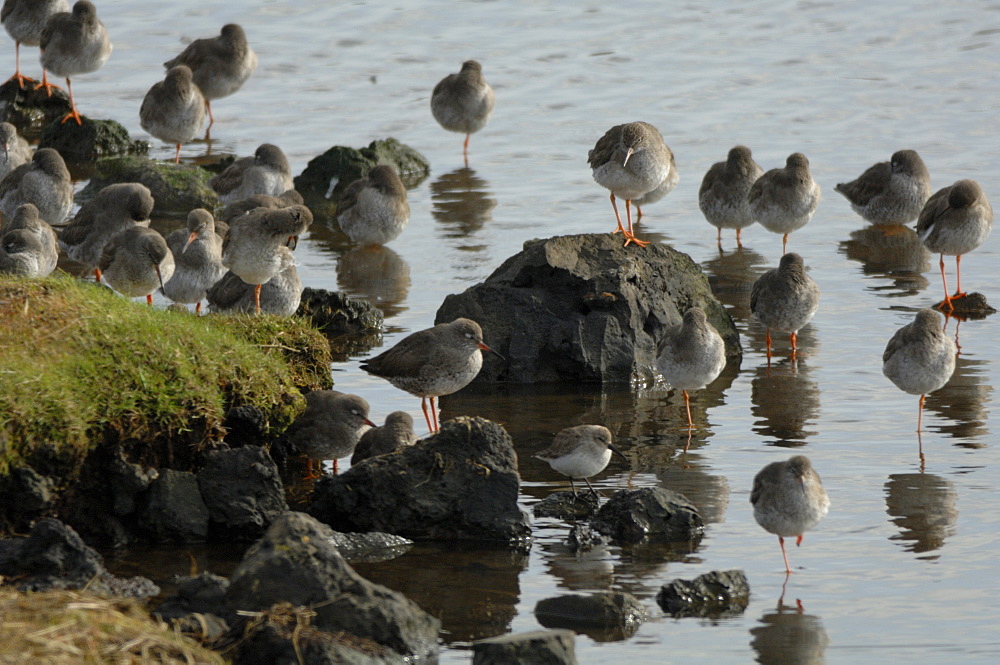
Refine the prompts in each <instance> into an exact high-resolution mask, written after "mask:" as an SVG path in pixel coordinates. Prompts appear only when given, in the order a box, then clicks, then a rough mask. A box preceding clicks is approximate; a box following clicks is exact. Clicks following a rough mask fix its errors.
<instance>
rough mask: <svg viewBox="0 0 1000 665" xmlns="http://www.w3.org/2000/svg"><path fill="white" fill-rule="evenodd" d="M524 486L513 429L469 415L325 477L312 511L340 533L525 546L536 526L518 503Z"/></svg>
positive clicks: (319, 487)
mask: <svg viewBox="0 0 1000 665" xmlns="http://www.w3.org/2000/svg"><path fill="white" fill-rule="evenodd" d="M519 485H520V476H519V475H518V472H517V454H516V453H515V452H514V446H513V443H512V442H511V439H510V436H509V435H508V434H507V432H506V431H504V429H503V428H502V427H500V426H499V425H497V424H496V423H492V422H490V421H488V420H484V419H482V418H467V417H462V418H456V419H454V420H450V421H448V422H446V423H444V424H443V425H442V427H441V431H440V432H439V433H438V434H436V435H435V436H433V437H430V438H428V439H424V440H422V441H419V442H417V443H416V444H414V445H412V446H409V447H407V448H405V449H404V450H402V451H399V452H397V453H394V454H392V455H384V456H381V457H373V458H372V459H370V460H366V461H365V463H364V464H359V465H358V466H354V467H351V468H350V469H349V470H348V471H347V472H346V473H343V474H341V475H339V476H335V477H333V478H327V479H325V480H323V481H321V482H320V484H319V486H318V487H317V488H316V493H315V497H316V500H315V503H314V504H313V505H312V507H311V508H310V510H309V512H310V513H311V514H312V515H314V516H315V517H316V518H318V519H319V520H321V521H323V522H325V523H327V524H329V525H330V526H332V527H333V528H334V529H337V530H338V531H385V532H388V533H395V534H399V535H401V536H406V537H407V538H413V539H415V540H452V539H459V540H492V541H500V542H505V543H516V544H518V545H522V544H523V543H525V542H526V540H527V538H528V536H529V534H530V529H529V527H528V517H527V515H525V514H524V513H523V512H522V511H521V510H520V508H518V505H517V494H518V487H519Z"/></svg>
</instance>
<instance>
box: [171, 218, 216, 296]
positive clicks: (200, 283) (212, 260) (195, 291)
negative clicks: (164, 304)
mask: <svg viewBox="0 0 1000 665" xmlns="http://www.w3.org/2000/svg"><path fill="white" fill-rule="evenodd" d="M167 246H168V247H170V252H171V254H173V255H174V263H175V264H176V268H175V269H174V276H173V277H171V278H170V279H169V280H168V281H166V282H164V283H163V295H165V296H167V297H168V298H170V299H171V300H173V301H174V302H178V303H192V302H193V303H195V307H194V311H195V312H196V313H200V312H201V301H202V300H204V299H205V297H206V292H207V291H208V289H209V288H210V287H211V286H212V285H213V284H215V283H216V282H218V281H219V280H220V279H222V276H223V275H225V274H226V268H225V267H224V266H223V265H222V238H221V237H220V236H219V234H217V233H216V232H215V219H214V218H213V217H212V213H210V212H208V211H207V210H205V209H204V208H196V209H194V210H192V211H191V212H189V213H188V218H187V228H184V229H177V230H175V231H171V232H170V234H169V235H168V236H167Z"/></svg>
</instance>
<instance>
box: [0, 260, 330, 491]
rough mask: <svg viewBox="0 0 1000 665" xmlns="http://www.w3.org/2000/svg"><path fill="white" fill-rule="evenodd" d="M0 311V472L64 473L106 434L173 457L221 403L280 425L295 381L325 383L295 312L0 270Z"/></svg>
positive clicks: (186, 449)
mask: <svg viewBox="0 0 1000 665" xmlns="http://www.w3.org/2000/svg"><path fill="white" fill-rule="evenodd" d="M0 321H3V322H4V325H3V326H0V475H2V474H4V473H5V472H6V471H7V469H8V468H10V467H12V466H16V465H19V464H22V463H28V464H30V465H31V466H32V467H34V468H35V469H36V470H38V471H39V472H40V473H43V474H54V475H56V476H60V477H62V478H63V479H67V478H68V477H71V476H73V475H74V471H75V470H76V469H78V468H79V466H80V464H81V462H82V461H83V459H84V458H85V457H86V456H87V454H88V453H89V452H90V451H91V450H92V449H93V448H94V447H95V446H97V445H100V444H101V443H102V442H106V441H109V440H112V441H113V440H127V439H128V440H135V441H142V442H143V443H144V444H147V445H148V452H147V455H146V457H149V458H150V460H149V461H150V462H163V461H164V459H165V458H169V459H171V460H173V461H175V462H176V461H178V460H176V457H177V456H178V455H181V456H184V455H185V453H190V452H193V451H196V450H198V449H200V448H201V447H203V446H204V445H205V444H207V443H209V442H211V441H215V440H219V439H221V438H222V436H223V434H224V433H225V431H224V429H223V426H222V424H223V420H224V418H225V415H226V412H227V411H228V409H229V408H231V407H233V406H239V405H244V404H252V405H254V406H256V407H257V408H259V409H261V411H262V412H263V413H264V414H265V416H266V417H267V419H268V423H269V426H270V429H271V431H274V432H280V431H283V429H284V428H285V427H287V425H288V424H289V423H290V422H291V420H292V419H294V417H295V416H296V415H297V414H298V413H299V412H301V410H302V409H303V408H304V400H303V399H302V397H301V394H300V391H299V389H300V388H301V389H315V388H322V387H328V386H329V385H330V373H329V358H330V352H329V345H328V344H327V343H326V340H325V338H323V336H322V335H321V334H320V333H319V332H317V331H316V330H314V329H313V328H312V327H311V326H310V325H309V324H308V323H307V322H305V321H302V320H299V319H295V318H281V319H279V318H277V317H268V316H262V317H249V316H241V317H223V316H205V317H196V316H192V315H190V314H186V313H179V312H174V311H169V310H162V309H154V308H150V307H146V306H144V305H141V304H138V303H136V302H132V301H130V300H128V299H125V298H122V297H120V296H118V295H117V294H115V293H112V292H111V291H109V290H108V289H104V288H102V287H97V286H95V285H93V284H89V283H86V282H81V281H78V280H75V279H72V278H69V277H66V276H62V277H53V278H49V279H45V280H26V279H17V278H7V277H0Z"/></svg>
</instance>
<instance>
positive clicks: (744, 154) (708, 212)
mask: <svg viewBox="0 0 1000 665" xmlns="http://www.w3.org/2000/svg"><path fill="white" fill-rule="evenodd" d="M763 174H764V169H762V168H761V167H760V165H759V164H758V163H757V162H755V161H754V159H753V155H752V154H751V152H750V148H748V147H746V146H745V145H738V146H736V147H734V148H731V149H730V150H729V154H728V155H727V156H726V161H724V162H716V163H715V164H712V167H711V168H710V169H708V171H707V172H706V173H705V177H704V178H702V180H701V189H699V190H698V207H699V208H701V213H702V214H703V215H705V219H706V220H708V223H709V224H711V225H712V226H714V227H716V228H717V229H718V230H719V232H718V245H719V247H720V248H721V247H722V229H736V246H737V247H742V246H743V242H742V240H741V238H740V232H741V231H742V230H743V229H745V228H746V227H748V226H750V225H751V224H753V223H754V218H753V213H752V212H751V211H750V202H749V200H748V196H749V194H750V188H751V187H753V184H754V183H755V182H757V179H758V178H760V177H761V176H762V175H763Z"/></svg>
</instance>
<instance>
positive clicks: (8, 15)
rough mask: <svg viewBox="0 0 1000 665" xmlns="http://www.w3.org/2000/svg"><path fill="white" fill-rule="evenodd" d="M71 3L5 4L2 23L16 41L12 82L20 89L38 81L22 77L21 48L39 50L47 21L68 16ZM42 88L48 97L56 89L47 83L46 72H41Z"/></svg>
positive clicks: (27, 0)
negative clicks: (55, 17) (64, 14)
mask: <svg viewBox="0 0 1000 665" xmlns="http://www.w3.org/2000/svg"><path fill="white" fill-rule="evenodd" d="M68 11H69V3H67V2H66V0H4V3H3V9H0V23H3V27H4V28H5V29H6V30H7V34H8V35H10V36H11V37H13V39H14V62H15V70H14V75H13V76H11V77H10V78H9V79H8V80H9V81H17V85H18V87H20V88H24V84H25V83H34V82H35V79H33V78H29V77H27V76H25V75H23V74H22V73H21V44H27V45H28V46H38V43H39V42H40V41H41V39H42V30H43V29H44V28H45V23H46V21H48V20H49V17H51V16H52V15H53V14H58V13H59V12H68ZM42 86H44V87H45V88H46V89H47V90H48V91H49V94H50V95H51V94H52V91H51V89H52V88H54V87H55V86H53V85H52V84H50V83H49V82H48V78H47V77H46V75H45V70H44V69H43V70H42Z"/></svg>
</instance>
